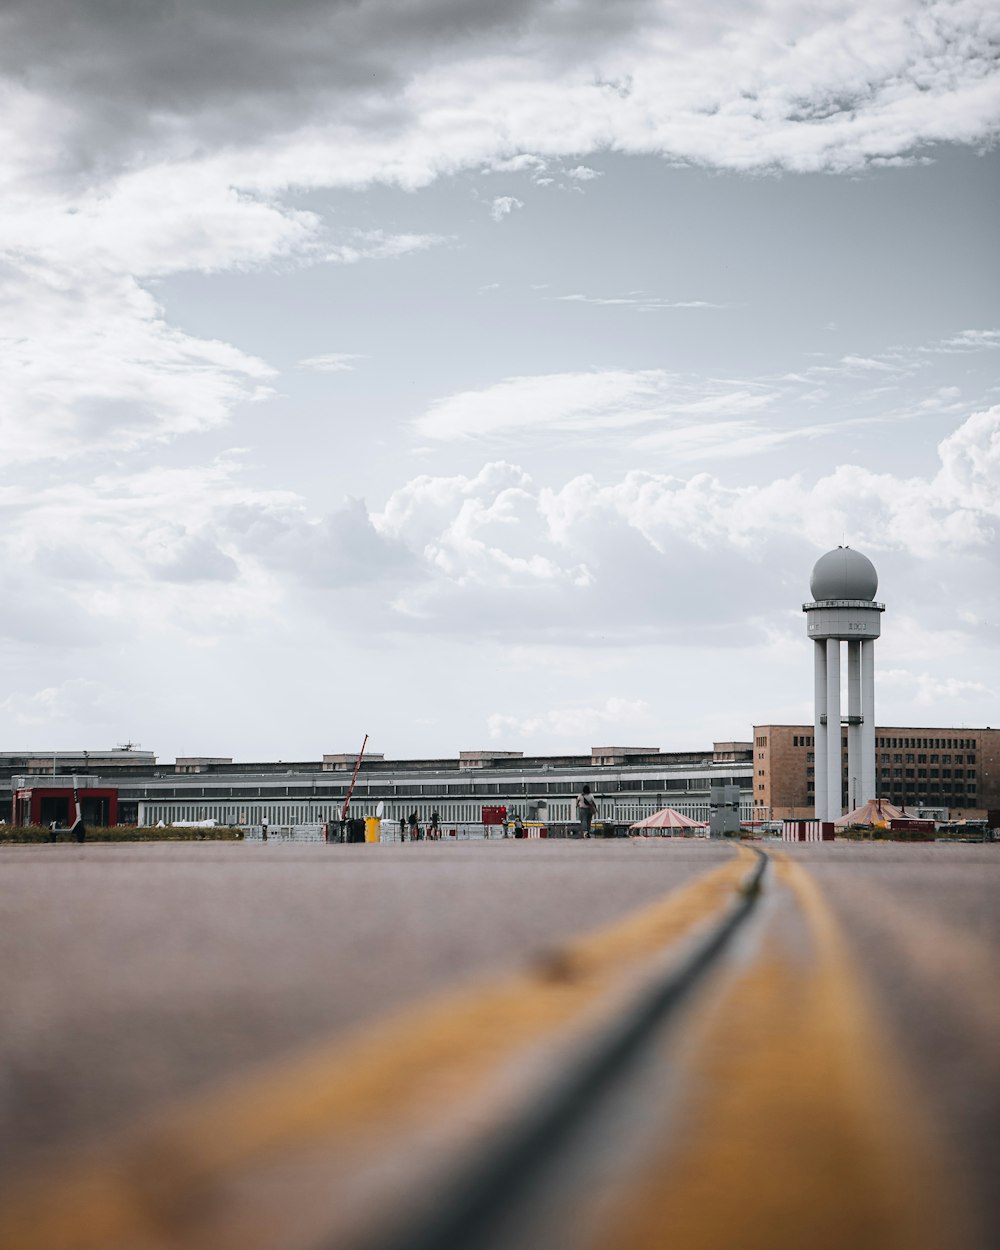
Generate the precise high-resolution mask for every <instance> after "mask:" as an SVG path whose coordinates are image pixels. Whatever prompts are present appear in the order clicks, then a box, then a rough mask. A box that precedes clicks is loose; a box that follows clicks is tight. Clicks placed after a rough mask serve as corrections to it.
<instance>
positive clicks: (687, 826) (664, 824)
mask: <svg viewBox="0 0 1000 1250" xmlns="http://www.w3.org/2000/svg"><path fill="white" fill-rule="evenodd" d="M629 828H630V829H639V830H641V831H642V832H643V833H645V832H646V831H647V830H650V829H667V830H671V831H673V830H677V829H680V830H683V831H685V832H689V831H690V830H692V829H707V828H708V822H707V821H705V820H692V819H691V817H690V816H685V815H683V813H681V812H676V811H674V809H673V808H672V807H664V808H662V809H661V810H660V811H658V812H654V813H653V814H652V816H647V817H646V819H645V820H637V821H636V822H635V824H634V825H629Z"/></svg>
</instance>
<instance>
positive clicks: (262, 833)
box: [260, 820, 267, 842]
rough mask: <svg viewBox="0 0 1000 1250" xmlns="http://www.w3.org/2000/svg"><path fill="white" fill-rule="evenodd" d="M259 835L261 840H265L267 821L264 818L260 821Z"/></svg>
mask: <svg viewBox="0 0 1000 1250" xmlns="http://www.w3.org/2000/svg"><path fill="white" fill-rule="evenodd" d="M260 837H261V841H262V842H266V841H267V821H266V820H262V821H261V822H260Z"/></svg>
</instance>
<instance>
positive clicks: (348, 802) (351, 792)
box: [340, 734, 368, 820]
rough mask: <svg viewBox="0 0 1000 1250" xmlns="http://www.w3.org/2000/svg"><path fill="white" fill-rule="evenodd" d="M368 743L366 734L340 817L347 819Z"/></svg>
mask: <svg viewBox="0 0 1000 1250" xmlns="http://www.w3.org/2000/svg"><path fill="white" fill-rule="evenodd" d="M367 745H368V735H367V734H365V740H364V742H362V744H361V750H360V751H359V752H358V762H357V763H356V764H355V765H354V773H353V775H352V776H351V784H350V785H349V786H348V787H347V798H346V799H344V810H343V811H342V812H341V813H340V819H341V820H346V819H347V809H348V807H349V806H350V803H351V795H352V794H353V793H354V783H355V782H356V781H357V779H358V769H360V767H361V759H362V757H363V755H364V753H365V747H366V746H367Z"/></svg>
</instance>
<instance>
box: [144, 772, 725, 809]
mask: <svg viewBox="0 0 1000 1250" xmlns="http://www.w3.org/2000/svg"><path fill="white" fill-rule="evenodd" d="M581 784H582V783H581ZM741 784H745V781H744V780H743V779H742V778H740V777H732V776H714V775H713V776H709V777H663V776H659V777H646V778H638V777H635V778H628V777H623V778H613V777H608V778H602V779H601V783H600V789H601V792H602V793H605V794H607V793H613V792H618V793H624V794H630V793H634V792H635V791H638V790H641V791H643V792H647V791H648V792H652V793H656V794H660V793H664V792H666V791H671V792H682V793H683V792H689V791H695V792H707V791H708V790H710V789H711V787H712V786H732V785H735V786H738V785H741ZM578 790H579V785H578V784H577V783H575V782H569V781H535V780H533V779H532V780H531V781H521V780H514V779H513V778H512V779H510V780H505V781H477V782H469V781H464V782H452V781H449V782H444V781H436V782H424V783H420V784H417V783H414V782H409V781H380V782H371V783H359V784H358V785H356V786H355V787H354V794H355V796H356V797H357V798H375V799H379V798H390V797H393V796H395V795H404V796H409V797H413V798H417V797H421V796H427V797H430V798H435V797H444V796H449V797H450V796H469V797H482V798H496V797H500V796H503V795H511V794H519V795H522V796H525V797H527V796H529V795H535V796H539V795H546V796H548V795H555V796H560V795H561V796H563V797H569V796H570V795H573V794H576V793H577V791H578ZM346 794H347V787H346V785H337V786H316V787H315V789H305V788H304V787H297V786H226V787H225V788H223V787H212V786H208V787H203V786H195V787H191V788H187V787H185V789H184V790H183V791H181V792H175V793H173V794H163V793H162V791H161V793H159V794H157V793H155V792H154V793H153V794H150V793H149V790H148V788H146V787H143V788H141V789H138V788H136V789H131V788H125V787H123V788H122V789H121V791H120V798H122V799H125V800H128V799H131V800H138V799H146V800H147V801H150V802H161V803H171V802H172V803H186V802H190V801H192V800H194V799H214V800H216V801H219V802H226V801H227V800H229V799H234V800H236V801H239V800H243V799H263V800H265V801H267V802H270V803H276V802H280V801H281V799H282V798H289V799H296V800H298V801H299V802H309V801H317V802H319V801H322V800H324V799H335V798H340V799H341V800H343V798H344V796H345V795H346Z"/></svg>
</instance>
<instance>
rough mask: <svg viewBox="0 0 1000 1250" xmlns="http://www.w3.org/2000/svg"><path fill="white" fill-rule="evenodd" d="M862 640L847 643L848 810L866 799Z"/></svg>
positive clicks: (850, 810)
mask: <svg viewBox="0 0 1000 1250" xmlns="http://www.w3.org/2000/svg"><path fill="white" fill-rule="evenodd" d="M861 730H862V724H861V641H860V639H859V640H858V641H857V642H851V641H849V642H848V644H847V810H848V811H849V812H853V811H854V809H855V808H856V807H860V806H861V804H862V803H863V802H864V801H865V796H864V795H863V794H862V792H861V791H862V789H863V784H862V771H863V768H864V758H863V755H864V749H863V746H862V738H861Z"/></svg>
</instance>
